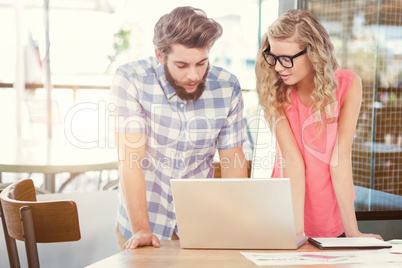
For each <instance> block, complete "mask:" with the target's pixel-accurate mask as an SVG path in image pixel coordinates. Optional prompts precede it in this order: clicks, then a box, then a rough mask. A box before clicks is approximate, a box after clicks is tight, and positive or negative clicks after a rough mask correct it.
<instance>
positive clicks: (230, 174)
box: [219, 145, 248, 178]
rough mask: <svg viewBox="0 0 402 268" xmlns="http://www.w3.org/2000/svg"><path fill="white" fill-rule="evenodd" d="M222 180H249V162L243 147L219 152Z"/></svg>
mask: <svg viewBox="0 0 402 268" xmlns="http://www.w3.org/2000/svg"><path fill="white" fill-rule="evenodd" d="M219 158H220V164H221V174H222V178H247V177H248V174H247V161H246V158H245V156H244V152H243V145H240V146H238V147H234V148H231V149H227V150H219Z"/></svg>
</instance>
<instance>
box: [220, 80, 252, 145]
mask: <svg viewBox="0 0 402 268" xmlns="http://www.w3.org/2000/svg"><path fill="white" fill-rule="evenodd" d="M243 108H244V103H243V95H242V92H241V88H240V85H239V83H238V81H237V82H236V83H234V87H233V95H232V101H231V106H230V110H229V114H228V117H227V119H226V121H225V123H224V125H223V127H222V130H221V131H220V133H219V136H218V141H217V148H218V150H227V149H231V148H235V147H237V146H240V145H242V144H243V143H244V142H246V140H247V136H246V133H245V128H244V120H243Z"/></svg>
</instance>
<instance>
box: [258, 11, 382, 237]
mask: <svg viewBox="0 0 402 268" xmlns="http://www.w3.org/2000/svg"><path fill="white" fill-rule="evenodd" d="M333 49H334V47H333V45H332V43H331V41H330V38H329V36H328V33H327V32H326V30H325V29H324V27H323V26H322V25H321V24H320V22H319V21H318V19H317V18H316V17H315V16H314V15H313V14H312V13H311V12H309V11H307V10H291V11H289V12H287V13H285V14H283V15H282V16H280V17H279V18H278V19H277V20H276V21H275V22H274V23H273V24H272V25H271V26H270V27H269V28H268V31H267V32H266V34H265V35H264V37H263V43H262V48H261V50H260V52H259V54H258V57H257V65H256V75H257V89H258V93H259V97H260V102H261V106H262V108H263V110H264V111H265V115H266V118H267V120H268V122H269V124H270V126H271V130H272V132H273V133H274V135H275V136H276V140H277V153H276V159H275V167H274V171H273V174H272V177H288V178H290V179H291V184H292V196H293V205H294V213H295V214H294V215H295V221H296V228H297V230H296V231H297V233H298V235H302V234H303V233H304V234H305V235H306V236H309V237H337V236H347V237H359V236H373V237H376V238H378V239H381V237H380V236H379V235H374V234H362V233H360V232H359V230H358V226H357V221H356V216H355V210H354V199H355V198H354V188H353V176H352V165H351V147H352V142H353V136H354V132H355V129H356V124H357V119H358V115H359V110H360V103H361V95H362V85H361V80H360V78H359V77H358V76H357V75H356V74H354V73H353V72H351V71H347V70H343V69H339V68H338V63H337V61H336V59H335V57H334V54H333Z"/></svg>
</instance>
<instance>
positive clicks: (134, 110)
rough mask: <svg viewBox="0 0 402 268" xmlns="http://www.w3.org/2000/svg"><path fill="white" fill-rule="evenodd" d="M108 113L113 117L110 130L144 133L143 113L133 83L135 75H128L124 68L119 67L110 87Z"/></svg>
mask: <svg viewBox="0 0 402 268" xmlns="http://www.w3.org/2000/svg"><path fill="white" fill-rule="evenodd" d="M108 110H109V111H110V112H109V115H110V116H111V117H114V120H113V122H114V124H112V125H111V126H110V127H111V130H113V131H114V132H122V133H144V132H145V113H144V111H143V109H142V106H141V104H140V99H139V91H138V88H137V87H136V85H135V75H132V76H129V75H128V73H127V70H126V68H125V67H124V66H123V67H119V68H118V69H117V71H116V73H115V75H114V77H113V81H112V85H111V87H110V105H109V109H108Z"/></svg>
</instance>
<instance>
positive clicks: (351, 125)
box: [330, 76, 381, 239]
mask: <svg viewBox="0 0 402 268" xmlns="http://www.w3.org/2000/svg"><path fill="white" fill-rule="evenodd" d="M361 100H362V85H361V80H360V78H359V77H358V76H355V77H354V79H353V81H352V84H351V86H350V88H349V90H348V92H347V93H346V96H345V100H344V102H343V105H342V107H341V111H340V114H339V120H338V137H337V140H336V143H335V147H334V150H333V153H332V156H331V162H330V172H331V178H332V184H333V187H334V191H335V195H336V200H337V201H338V205H339V210H340V213H341V217H342V223H343V228H344V230H345V235H346V236H347V237H353V236H374V237H376V238H378V239H381V237H380V236H379V235H374V234H362V233H360V232H359V230H358V226H357V221H356V214H355V209H354V191H353V189H354V186H353V175H352V159H351V152H352V143H353V138H354V133H355V130H356V125H357V119H358V116H359V112H360V105H361Z"/></svg>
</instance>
